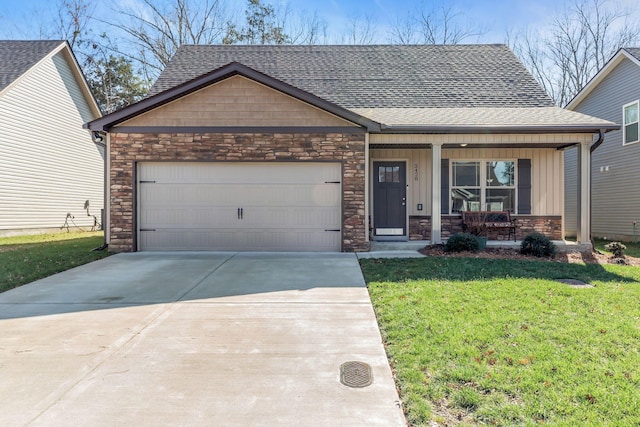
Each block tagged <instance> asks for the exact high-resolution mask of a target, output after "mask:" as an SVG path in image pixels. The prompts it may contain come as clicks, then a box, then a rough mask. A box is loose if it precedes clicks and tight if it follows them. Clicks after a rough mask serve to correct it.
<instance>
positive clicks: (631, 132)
mask: <svg viewBox="0 0 640 427" xmlns="http://www.w3.org/2000/svg"><path fill="white" fill-rule="evenodd" d="M637 140H638V123H634V124H632V125H627V126H625V127H624V142H625V143H629V142H635V141H637Z"/></svg>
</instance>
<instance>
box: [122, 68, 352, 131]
mask: <svg viewBox="0 0 640 427" xmlns="http://www.w3.org/2000/svg"><path fill="white" fill-rule="evenodd" d="M121 125H122V126H354V124H353V123H351V122H348V121H345V120H343V119H341V118H339V117H337V116H334V115H332V114H329V113H327V112H325V111H323V110H320V109H318V108H316V107H313V106H311V105H309V104H306V103H304V102H302V101H299V100H297V99H295V98H293V97H291V96H288V95H285V94H283V93H282V92H279V91H277V90H274V89H271V88H269V87H266V86H264V85H262V84H260V83H256V82H254V81H253V80H250V79H247V78H245V77H241V76H235V77H230V78H228V79H226V80H223V81H221V82H219V83H216V84H213V85H211V86H209V87H207V88H205V89H202V90H200V91H198V92H195V93H192V94H190V95H188V96H185V97H183V98H180V99H178V100H176V101H173V102H171V103H169V104H166V105H163V106H162V107H159V108H156V109H155V110H152V111H150V112H148V113H146V114H142V115H140V116H138V117H135V118H133V119H131V120H128V121H126V122H124V123H122V124H121Z"/></svg>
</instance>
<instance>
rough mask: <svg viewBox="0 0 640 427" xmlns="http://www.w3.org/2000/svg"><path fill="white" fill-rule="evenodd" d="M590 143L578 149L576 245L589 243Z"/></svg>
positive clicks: (581, 144) (583, 143)
mask: <svg viewBox="0 0 640 427" xmlns="http://www.w3.org/2000/svg"><path fill="white" fill-rule="evenodd" d="M590 148H591V142H581V143H580V146H579V147H578V209H577V211H578V222H577V224H578V226H577V227H576V228H577V230H576V231H577V240H578V243H590V242H591V240H590V236H591V224H590V219H591V218H590V212H589V207H590V205H591V203H590V198H591V192H590V189H591V160H590V157H591V150H590Z"/></svg>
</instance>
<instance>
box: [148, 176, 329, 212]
mask: <svg viewBox="0 0 640 427" xmlns="http://www.w3.org/2000/svg"><path fill="white" fill-rule="evenodd" d="M141 186H142V191H141V197H140V200H141V202H142V203H144V205H145V207H166V206H167V205H175V204H176V203H179V204H181V205H184V206H185V207H198V206H209V205H211V204H212V203H216V205H218V206H234V207H243V204H244V205H247V204H248V203H250V204H251V205H252V206H259V205H266V206H270V205H273V204H274V203H279V204H286V205H287V206H309V207H312V206H339V201H340V185H336V184H325V183H322V184H317V185H305V186H302V185H282V184H281V185H264V184H251V183H249V184H245V185H239V184H235V185H220V184H177V183H173V184H161V183H157V182H156V183H142V184H141ZM248 186H251V187H250V188H247V187H248Z"/></svg>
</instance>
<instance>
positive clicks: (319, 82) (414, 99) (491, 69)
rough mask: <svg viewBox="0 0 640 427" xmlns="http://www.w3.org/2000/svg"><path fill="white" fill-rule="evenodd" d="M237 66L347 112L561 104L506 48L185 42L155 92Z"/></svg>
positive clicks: (496, 46) (491, 46)
mask: <svg viewBox="0 0 640 427" xmlns="http://www.w3.org/2000/svg"><path fill="white" fill-rule="evenodd" d="M230 62H239V63H242V64H244V65H246V66H248V67H250V68H252V69H254V70H256V71H258V72H261V73H264V74H266V75H269V76H271V77H273V78H275V79H277V80H279V81H282V82H284V83H287V84H289V85H291V86H293V87H296V88H299V89H301V90H303V91H305V92H308V93H311V94H313V95H315V96H317V97H319V98H322V99H324V100H327V101H329V102H331V103H333V104H335V105H339V106H340V107H343V108H346V109H351V108H380V107H384V108H456V107H540V106H547V107H550V106H553V105H554V104H553V101H552V100H551V98H550V97H549V96H548V95H547V94H546V93H545V92H544V90H543V89H542V88H541V87H540V85H539V84H538V83H537V82H536V81H535V79H534V78H533V77H532V76H531V74H530V73H529V72H528V71H527V70H526V69H525V67H524V66H523V65H522V63H521V62H520V61H519V60H518V59H517V58H516V56H515V55H514V54H513V53H512V52H511V51H510V50H509V48H508V47H507V46H505V45H415V46H407V45H365V46H326V45H324V46H323V45H319V46H300V45H285V46H272V45H269V46H259V45H249V46H247V45H233V46H229V45H183V46H182V47H180V48H179V49H178V51H177V53H176V55H175V56H174V58H173V59H172V60H171V62H170V63H169V64H168V65H167V67H166V68H165V70H164V71H163V72H162V74H161V75H160V77H159V78H158V80H157V81H156V83H155V85H154V87H153V88H152V90H151V94H152V95H153V94H157V93H160V92H162V91H166V90H168V89H170V88H172V87H175V86H176V85H179V84H182V83H184V82H186V81H188V80H191V79H194V78H197V77H198V76H201V75H203V74H206V73H208V72H210V71H211V70H214V69H217V68H219V67H222V66H224V65H226V64H228V63H230Z"/></svg>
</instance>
